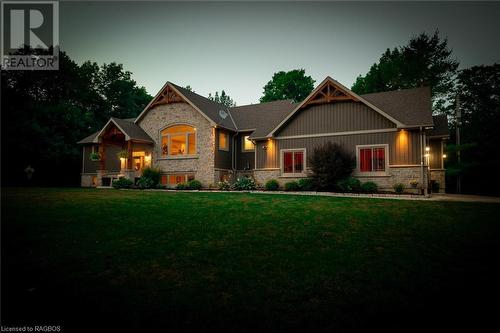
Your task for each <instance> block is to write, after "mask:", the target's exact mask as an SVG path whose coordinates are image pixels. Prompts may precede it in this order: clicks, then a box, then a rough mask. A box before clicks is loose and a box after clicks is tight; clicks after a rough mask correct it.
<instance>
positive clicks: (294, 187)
mask: <svg viewBox="0 0 500 333" xmlns="http://www.w3.org/2000/svg"><path fill="white" fill-rule="evenodd" d="M298 190H299V183H297V182H295V181H292V182H288V183H286V184H285V191H298Z"/></svg>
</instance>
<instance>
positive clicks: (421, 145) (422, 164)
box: [420, 126, 427, 195]
mask: <svg viewBox="0 0 500 333" xmlns="http://www.w3.org/2000/svg"><path fill="white" fill-rule="evenodd" d="M423 138H424V136H423V133H422V126H420V184H422V189H423V190H424V195H426V194H427V193H426V192H427V186H425V187H424V150H423V142H422V140H423Z"/></svg>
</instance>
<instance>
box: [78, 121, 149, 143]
mask: <svg viewBox="0 0 500 333" xmlns="http://www.w3.org/2000/svg"><path fill="white" fill-rule="evenodd" d="M110 120H111V121H112V122H114V123H115V124H116V125H117V126H118V127H119V128H120V129H121V130H122V131H123V132H124V133H123V134H125V135H126V136H128V137H129V138H130V139H131V140H138V141H145V142H151V143H153V142H154V141H153V139H151V137H150V136H149V135H148V134H147V133H146V132H144V130H143V129H142V128H140V127H139V126H138V125H136V124H134V120H135V119H134V118H129V119H120V118H114V117H111V119H110ZM106 125H107V123H106ZM106 125H105V126H106ZM101 131H102V129H101V130H99V131H97V132H95V133H93V134H91V135H89V136H88V137H86V138H85V139H82V140H80V141H78V143H94V142H95V141H94V140H95V138H96V136H97V135H98V134H99V133H100V132H101Z"/></svg>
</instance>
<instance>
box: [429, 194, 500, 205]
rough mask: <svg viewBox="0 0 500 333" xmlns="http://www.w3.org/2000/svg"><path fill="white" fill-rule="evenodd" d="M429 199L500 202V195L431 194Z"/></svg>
mask: <svg viewBox="0 0 500 333" xmlns="http://www.w3.org/2000/svg"><path fill="white" fill-rule="evenodd" d="M429 200H433V201H462V202H492V203H500V197H487V196H482V195H471V194H441V193H438V194H432V195H431V197H430V198H429Z"/></svg>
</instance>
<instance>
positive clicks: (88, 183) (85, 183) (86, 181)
mask: <svg viewBox="0 0 500 333" xmlns="http://www.w3.org/2000/svg"><path fill="white" fill-rule="evenodd" d="M96 176H97V174H96V173H82V182H81V186H82V187H93V186H94V184H93V181H92V180H93V179H94V177H96Z"/></svg>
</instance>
